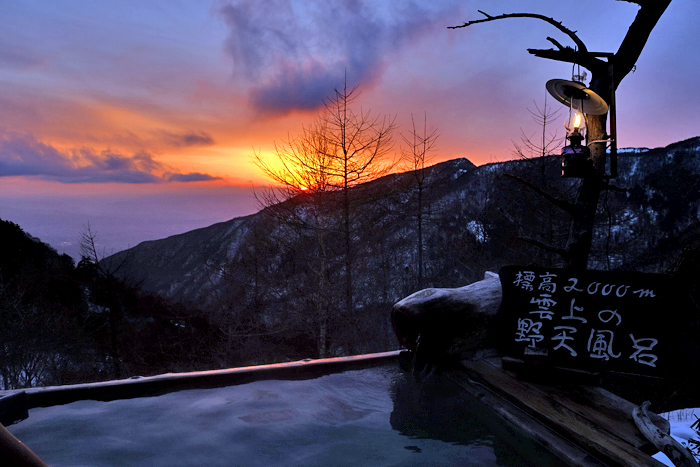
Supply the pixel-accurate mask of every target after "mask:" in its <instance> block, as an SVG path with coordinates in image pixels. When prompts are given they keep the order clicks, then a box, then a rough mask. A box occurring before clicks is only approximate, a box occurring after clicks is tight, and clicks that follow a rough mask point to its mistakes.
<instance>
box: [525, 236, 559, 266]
mask: <svg viewBox="0 0 700 467" xmlns="http://www.w3.org/2000/svg"><path fill="white" fill-rule="evenodd" d="M518 239H520V240H522V241H523V242H525V243H529V244H530V245H534V246H536V247H538V248H542V249H543V250H545V251H549V252H550V253H555V254H557V255H559V256H561V258H562V259H563V260H565V261H566V260H567V259H568V258H569V253H568V252H567V251H566V249H564V248H557V247H555V246H552V245H550V244H548V243H544V242H541V241H539V240H535V239H534V238H530V237H523V236H522V235H519V236H518Z"/></svg>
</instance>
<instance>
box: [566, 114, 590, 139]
mask: <svg viewBox="0 0 700 467" xmlns="http://www.w3.org/2000/svg"><path fill="white" fill-rule="evenodd" d="M565 126H566V131H567V133H568V134H569V135H570V134H571V133H574V132H576V133H581V134H583V131H584V130H585V129H586V118H585V116H584V115H583V113H582V112H581V111H580V110H577V109H571V112H570V114H569V120H568V121H567V122H566V125H565Z"/></svg>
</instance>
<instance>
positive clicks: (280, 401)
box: [10, 365, 560, 467]
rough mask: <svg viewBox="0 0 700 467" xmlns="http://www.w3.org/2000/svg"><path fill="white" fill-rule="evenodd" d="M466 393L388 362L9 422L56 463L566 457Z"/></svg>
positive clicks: (518, 461)
mask: <svg viewBox="0 0 700 467" xmlns="http://www.w3.org/2000/svg"><path fill="white" fill-rule="evenodd" d="M465 397H466V396H465V394H464V393H463V392H462V391H459V390H457V388H456V387H454V386H452V385H450V384H449V382H448V381H444V380H441V379H440V378H436V379H435V380H433V381H429V382H427V383H424V384H421V385H419V384H417V383H415V382H414V381H413V380H409V379H407V378H405V377H404V376H403V374H401V373H400V372H399V371H398V369H396V368H395V365H389V366H385V367H379V368H373V369H366V370H358V371H348V372H344V373H336V374H331V375H327V376H322V377H319V378H317V379H314V380H304V381H279V380H274V381H258V382H254V383H249V384H245V385H240V386H231V387H226V388H217V389H206V390H189V391H181V392H177V393H171V394H167V395H163V396H159V397H150V398H138V399H129V400H117V401H112V402H96V401H87V400H86V401H79V402H74V403H71V404H67V405H63V406H55V407H48V408H37V409H32V410H30V412H29V418H28V419H27V420H24V421H22V422H20V423H19V424H16V425H13V426H11V427H10V430H11V431H12V432H13V433H14V434H15V436H17V437H18V438H19V439H20V440H22V441H23V442H24V443H25V444H27V445H28V446H29V447H30V448H31V449H33V450H34V451H35V452H36V453H37V454H38V455H39V456H40V457H41V458H42V459H44V461H46V462H47V463H48V464H49V465H51V466H74V467H75V466H149V467H154V466H265V467H268V466H285V467H288V466H353V467H357V466H413V465H415V466H425V465H430V466H457V465H462V466H496V465H501V466H504V465H505V466H526V465H538V466H545V465H557V466H558V465H560V464H558V463H556V460H554V459H552V458H551V456H550V455H549V454H548V453H546V452H545V451H543V450H542V449H541V448H540V447H539V446H538V445H536V444H534V443H533V442H531V441H529V440H527V439H524V438H522V437H520V436H518V435H515V434H514V433H513V432H512V430H511V429H510V428H509V427H508V426H505V425H503V424H502V423H501V422H500V420H499V419H497V417H496V416H495V415H493V414H492V413H490V411H489V409H487V408H485V407H484V406H483V405H482V404H481V403H478V401H474V400H469V399H465ZM528 458H529V459H530V460H528ZM535 459H536V460H535Z"/></svg>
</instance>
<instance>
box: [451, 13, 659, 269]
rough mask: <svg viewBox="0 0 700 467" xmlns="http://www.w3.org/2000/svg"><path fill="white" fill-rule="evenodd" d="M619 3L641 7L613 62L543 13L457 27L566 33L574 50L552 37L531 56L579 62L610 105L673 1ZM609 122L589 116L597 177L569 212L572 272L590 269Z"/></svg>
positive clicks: (585, 185) (567, 257)
mask: <svg viewBox="0 0 700 467" xmlns="http://www.w3.org/2000/svg"><path fill="white" fill-rule="evenodd" d="M618 1H626V2H628V3H636V4H637V5H639V11H638V12H637V16H636V18H635V19H634V21H633V23H632V25H630V27H629V29H628V30H627V34H626V35H625V38H624V39H623V41H622V43H621V44H620V47H619V48H618V50H617V52H616V53H615V54H614V55H612V56H610V57H609V58H608V60H609V62H608V61H605V60H603V59H602V58H603V56H602V55H600V54H595V53H590V52H589V51H588V48H587V47H586V45H585V43H584V42H583V41H582V40H581V39H580V38H579V37H578V36H577V35H576V32H575V31H572V30H570V29H568V28H566V27H565V26H563V24H562V23H561V22H558V21H555V20H554V19H553V18H550V17H547V16H544V15H539V14H534V13H509V14H503V15H498V16H491V15H488V14H486V13H484V12H480V13H482V14H483V15H484V16H485V18H483V19H479V20H475V21H469V22H467V23H464V24H462V25H461V26H455V27H453V29H454V28H463V27H468V26H471V25H473V24H477V23H485V22H489V21H496V20H500V19H506V18H534V19H539V20H542V21H545V22H547V23H549V24H551V25H552V26H554V27H555V28H557V29H558V30H559V31H560V32H562V33H564V34H565V35H567V36H568V37H569V38H570V39H571V40H572V41H573V42H574V44H575V48H572V47H565V46H563V45H561V44H560V43H559V42H558V41H556V40H555V39H553V38H551V37H548V38H547V39H548V40H549V41H550V42H552V44H554V46H555V47H556V49H548V50H538V49H528V52H530V53H531V54H533V55H535V56H536V57H542V58H547V59H550V60H557V61H562V62H568V63H575V64H578V65H580V66H582V67H584V68H586V69H588V70H590V72H591V73H592V77H591V82H590V85H589V88H590V89H591V90H592V91H594V92H595V93H596V94H598V95H599V96H601V97H602V98H603V99H605V101H606V102H607V103H608V104H610V103H611V97H612V92H611V91H614V90H615V89H617V87H618V86H619V84H620V82H621V81H622V80H623V79H624V77H625V76H627V74H629V72H630V71H632V70H633V69H634V66H635V63H636V62H637V59H638V58H639V56H640V54H641V53H642V50H643V49H644V46H645V45H646V42H647V40H648V38H649V35H650V34H651V31H652V30H653V29H654V27H655V26H656V23H657V22H658V21H659V18H661V15H663V13H664V11H666V8H667V7H668V5H669V4H670V3H671V0H658V1H648V0H618ZM610 63H611V64H612V65H613V72H612V73H610V72H609V70H610V68H609V66H608V65H609V64H610ZM606 122H607V115H588V116H587V121H586V123H587V126H588V132H587V140H588V145H589V148H590V150H591V160H592V162H593V165H594V167H595V173H593V174H591V175H589V176H587V177H584V178H583V180H582V183H581V189H580V191H579V194H578V196H577V198H576V201H575V202H574V203H573V204H571V206H570V207H569V208H568V211H569V212H570V213H571V230H570V234H569V240H568V241H567V244H566V249H565V252H564V254H563V256H564V260H565V262H566V264H567V266H568V267H570V268H573V269H585V268H586V266H587V265H588V256H589V255H590V251H591V243H592V239H593V228H594V220H595V212H596V209H597V206H598V201H599V199H600V193H601V191H602V190H604V189H606V187H607V178H606V177H605V163H606V141H607V140H608V135H607V131H606Z"/></svg>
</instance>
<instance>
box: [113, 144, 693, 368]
mask: <svg viewBox="0 0 700 467" xmlns="http://www.w3.org/2000/svg"><path fill="white" fill-rule="evenodd" d="M618 165H619V176H618V177H617V178H615V179H612V180H611V181H610V185H611V186H610V189H609V190H608V191H607V192H606V193H604V195H603V197H602V198H601V202H600V205H599V212H598V215H597V220H598V224H597V226H596V231H595V232H594V247H593V254H592V256H591V260H590V263H589V268H592V269H635V270H640V271H645V272H665V271H668V270H669V268H671V267H672V266H673V265H674V262H675V261H676V260H677V258H678V257H679V255H680V254H681V253H682V251H683V250H684V249H685V248H689V247H695V246H696V245H697V243H698V241H699V240H700V237H699V235H698V234H699V233H700V230H699V229H698V212H699V211H698V209H699V208H700V204H699V201H700V189H699V186H700V185H699V183H698V180H700V138H693V139H691V140H687V141H683V142H679V143H676V144H672V145H670V146H668V147H666V148H658V149H652V150H647V149H640V150H634V151H627V152H624V153H622V154H621V155H620V156H619V163H618ZM424 170H425V173H424V175H425V182H424V183H423V185H422V186H419V185H418V184H417V183H416V180H417V178H416V177H415V175H416V174H415V173H412V172H407V173H402V174H398V175H391V176H387V177H384V178H381V179H378V180H376V181H373V182H371V183H368V184H365V185H362V186H360V187H357V188H355V189H353V190H352V200H353V202H352V206H353V211H352V219H353V222H352V230H353V239H352V240H353V242H352V255H353V257H352V264H353V269H352V271H351V272H352V279H353V295H354V303H355V312H354V314H353V316H345V313H344V312H343V310H342V306H341V303H342V300H343V290H342V287H343V286H342V284H343V281H344V277H345V274H346V271H345V269H344V258H343V256H342V255H343V245H342V244H341V235H339V232H340V220H339V215H340V213H339V202H340V201H339V200H338V199H337V194H333V193H326V194H321V195H317V196H313V195H311V194H309V195H306V194H304V195H300V196H298V197H296V198H294V199H292V200H290V201H288V202H286V203H283V204H280V205H277V206H272V207H269V208H267V209H265V210H263V211H261V212H259V213H258V214H255V215H253V216H248V217H246V218H239V219H233V220H231V221H229V222H225V223H221V224H217V225H214V226H211V227H209V228H205V229H199V230H196V231H192V232H188V233H186V234H182V235H178V236H174V237H170V238H167V239H163V240H158V241H153V242H145V243H142V244H140V245H138V246H136V247H135V248H132V249H130V250H127V251H125V252H122V253H119V254H117V255H115V257H114V258H113V259H118V260H119V261H124V262H126V263H127V264H129V268H128V269H126V271H128V275H129V276H130V277H132V278H133V279H136V280H138V281H141V282H142V284H143V286H144V287H145V288H146V289H147V290H150V291H153V292H157V293H160V294H163V295H166V296H169V297H172V298H177V299H179V300H182V301H184V302H187V303H197V304H198V305H200V306H203V307H204V308H205V309H207V310H208V312H209V319H210V322H211V323H212V324H213V325H215V326H217V327H218V328H220V329H222V330H223V331H222V332H223V333H224V334H228V335H230V354H231V355H235V354H236V353H237V352H242V355H246V356H248V357H251V356H253V355H257V354H259V355H260V358H264V354H265V352H266V349H269V348H270V346H268V345H267V344H268V343H269V341H270V340H271V341H275V340H278V341H280V342H277V343H278V344H280V345H282V343H283V347H284V346H291V347H293V348H294V349H295V350H302V349H303V350H304V352H307V353H309V354H316V355H327V354H329V355H342V354H347V353H356V352H367V351H377V350H384V349H386V348H391V347H392V346H393V345H395V340H394V337H393V333H392V331H391V328H390V326H391V325H390V322H389V309H390V307H391V305H392V304H393V303H395V302H396V301H398V300H399V299H401V298H402V297H404V296H406V295H408V294H410V293H412V292H414V291H416V290H419V289H421V288H424V287H428V286H435V287H458V286H463V285H466V284H468V283H470V282H473V281H475V280H479V279H481V278H482V277H483V274H484V271H486V270H492V271H497V270H498V269H499V268H500V267H501V266H503V265H506V264H530V263H536V264H539V265H542V266H552V267H554V266H560V265H561V264H562V263H561V258H560V257H559V256H558V254H557V250H558V249H562V248H563V246H564V245H565V243H566V240H567V237H568V232H569V216H568V214H566V213H565V212H563V211H561V210H560V209H559V208H558V207H556V206H555V205H554V204H553V203H551V202H550V201H548V200H547V199H546V196H552V197H554V198H558V199H563V200H572V199H573V198H574V196H575V193H576V190H577V189H578V186H579V180H578V179H572V178H562V177H561V176H560V174H561V171H560V166H559V159H558V158H557V157H545V158H535V159H523V160H515V161H509V162H503V163H495V164H488V165H485V166H481V167H475V166H474V165H473V164H471V163H470V162H469V161H467V160H465V159H457V160H452V161H448V162H444V163H441V164H437V165H435V166H432V167H429V168H426V169H424ZM419 189H420V190H421V191H420V194H421V196H422V199H423V203H422V209H420V210H419V207H418V206H419V204H418V202H417V199H418V194H419ZM419 214H420V215H419ZM419 218H420V219H421V222H420V230H421V234H422V245H420V246H419V240H418V239H419V235H418V232H419V222H418V219H419ZM419 248H422V251H423V254H422V255H420V256H419V254H418V251H419ZM421 257H422V260H423V261H422V264H419V263H420V258H421ZM421 271H422V273H421ZM261 336H266V337H261ZM248 344H250V346H249V347H248ZM290 352H291V349H290Z"/></svg>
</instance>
